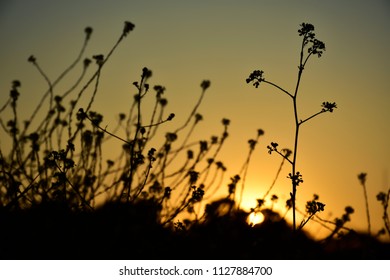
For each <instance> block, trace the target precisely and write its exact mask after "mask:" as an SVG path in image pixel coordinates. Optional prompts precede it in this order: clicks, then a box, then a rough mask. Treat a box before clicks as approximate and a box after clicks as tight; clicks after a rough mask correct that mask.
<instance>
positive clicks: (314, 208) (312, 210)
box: [298, 194, 325, 229]
mask: <svg viewBox="0 0 390 280" xmlns="http://www.w3.org/2000/svg"><path fill="white" fill-rule="evenodd" d="M318 199H319V196H318V195H317V194H314V195H313V199H312V200H310V201H307V202H306V214H307V215H308V217H305V218H304V219H303V220H302V222H301V224H300V225H299V227H298V229H302V228H303V227H304V226H305V225H306V224H307V222H308V221H309V220H310V219H311V218H313V217H314V215H315V214H317V213H319V212H322V211H324V208H325V204H323V203H322V202H319V201H318Z"/></svg>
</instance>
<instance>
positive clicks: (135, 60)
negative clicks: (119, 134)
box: [0, 0, 390, 235]
mask: <svg viewBox="0 0 390 280" xmlns="http://www.w3.org/2000/svg"><path fill="white" fill-rule="evenodd" d="M124 21H131V22H132V23H134V24H135V29H134V31H132V32H131V33H130V34H129V35H128V37H127V38H126V39H125V41H123V42H122V43H121V45H120V46H119V48H118V49H117V51H116V52H115V53H114V55H113V57H112V58H111V60H110V61H109V62H108V64H107V65H106V66H105V69H104V71H103V78H102V80H101V85H100V91H99V94H98V96H97V97H96V101H95V103H94V110H96V111H99V112H102V113H103V114H104V116H105V122H106V124H108V125H112V126H113V125H114V124H113V123H114V121H115V116H116V115H117V114H118V113H119V112H127V111H128V105H129V104H130V96H132V94H133V93H134V90H133V88H132V87H131V83H132V82H133V81H135V80H137V79H138V77H139V75H140V73H141V69H142V68H143V67H145V66H146V67H148V68H150V69H151V70H152V71H153V77H152V79H151V81H150V82H151V83H152V84H161V85H164V86H165V87H166V88H167V91H166V93H165V94H166V97H167V98H168V100H169V105H168V108H169V110H170V111H171V112H173V113H175V114H176V118H175V119H176V120H177V122H180V120H183V119H185V117H186V116H187V115H188V112H189V111H190V110H192V108H193V106H194V103H195V102H196V100H197V98H198V96H199V94H200V86H199V85H200V83H201V81H202V80H205V79H207V80H210V81H211V87H210V89H209V90H208V92H207V94H206V96H205V100H204V103H202V105H201V107H200V108H199V111H200V113H201V114H202V115H203V117H204V121H202V123H201V125H200V127H199V129H198V130H197V136H198V137H200V138H202V137H207V138H208V137H209V135H210V132H212V131H215V133H219V131H220V130H221V120H222V118H228V119H230V120H231V125H230V128H229V131H230V132H229V133H230V135H229V138H228V140H227V143H226V146H225V147H224V149H223V151H222V153H221V155H220V157H221V160H223V162H224V163H225V165H226V166H227V167H228V173H229V175H231V176H233V175H234V174H236V173H238V172H239V170H240V168H241V166H242V164H243V163H244V161H245V158H246V156H247V151H248V144H247V140H248V139H251V138H254V137H255V136H256V132H257V129H263V130H264V131H265V135H264V136H263V137H261V138H260V140H259V143H258V146H257V147H256V151H255V153H254V155H253V158H252V162H251V165H250V168H249V170H248V175H247V176H248V177H247V180H246V189H245V193H244V199H243V206H244V207H245V208H246V209H249V208H250V207H254V206H255V205H256V198H259V197H262V196H263V195H264V193H265V192H266V190H267V189H268V187H269V185H270V184H271V183H272V180H273V178H274V176H275V173H276V171H277V169H278V167H279V164H280V160H281V158H280V157H278V156H277V155H275V154H272V155H269V154H268V153H267V148H266V146H267V145H269V144H270V142H278V143H279V145H280V147H285V148H290V149H292V147H293V143H294V142H293V141H294V123H293V110H292V106H291V100H289V98H288V97H287V96H286V95H284V94H281V93H280V92H278V91H277V90H276V89H275V88H273V87H271V86H269V85H266V84H263V85H261V86H260V87H259V88H258V89H256V88H254V87H253V86H251V85H248V84H247V83H246V82H245V79H246V78H247V77H248V75H249V74H250V73H251V72H252V71H253V70H256V69H261V70H263V71H264V72H265V77H266V79H267V80H269V81H272V82H274V83H276V84H278V85H280V86H281V87H283V88H285V89H287V90H290V91H293V89H294V87H295V83H296V78H297V71H298V68H297V66H298V63H299V50H300V43H301V38H300V37H299V36H298V33H297V30H298V29H299V25H300V24H301V23H302V22H308V23H311V24H313V25H314V26H315V33H316V36H317V38H318V39H320V40H321V41H323V42H324V43H325V45H326V51H325V53H324V54H323V56H322V57H321V58H319V59H318V58H315V57H313V58H312V59H311V60H310V61H309V63H308V65H307V66H306V68H305V71H304V73H303V78H302V82H301V91H300V94H299V98H298V106H299V114H300V116H301V118H305V117H308V116H310V115H311V114H313V113H315V112H317V111H318V110H320V109H321V107H320V105H321V103H322V102H324V101H329V102H336V103H337V109H336V110H335V111H334V112H333V113H331V114H330V113H328V114H322V115H320V116H318V117H316V118H314V119H313V120H311V121H309V122H307V123H306V124H304V125H303V126H302V129H301V132H300V133H301V134H300V143H299V145H300V146H299V152H298V159H297V160H298V162H297V166H298V170H299V171H300V172H301V173H302V174H303V176H304V183H303V184H302V185H300V186H299V189H298V196H297V201H298V205H299V206H300V208H301V209H304V205H305V202H306V201H307V200H311V199H312V196H313V194H314V193H316V194H318V195H319V197H320V201H321V202H323V203H325V204H326V209H325V210H326V211H325V212H324V213H322V214H321V217H323V218H326V219H329V220H333V219H334V218H335V217H340V216H341V215H342V214H343V213H344V208H345V206H352V207H353V208H354V209H355V213H354V214H353V215H352V221H351V222H350V223H349V224H348V226H349V227H351V228H354V229H356V230H365V229H367V218H366V210H365V202H364V195H363V189H362V187H361V186H360V184H359V181H358V179H357V175H358V174H359V173H361V172H366V173H367V174H368V175H367V192H368V197H369V207H370V214H371V223H372V232H373V233H375V232H376V231H378V230H379V229H380V228H381V227H383V223H382V215H383V213H382V211H383V209H382V207H381V205H380V203H379V202H378V201H377V200H376V195H377V194H378V193H379V192H381V191H383V192H385V191H387V190H388V188H390V161H389V158H390V146H389V143H390V126H389V121H390V110H389V105H390V94H389V85H390V84H389V79H388V77H389V69H390V52H389V46H390V30H389V26H390V2H389V1H388V0H373V1H364V0H343V1H339V0H328V1H317V0H311V1H309V0H307V1H305V0H299V1H282V0H280V1H268V0H242V1H232V0H225V1H221V0H212V1H174V0H169V1H157V0H152V1H151V0H146V1H145V0H143V1H135V0H127V1H119V0H115V1H101V0H99V1H91V0H87V1H74V0H70V1H53V0H40V1H27V0H13V1H11V0H0V41H1V42H2V43H1V47H0V50H1V51H0V65H1V68H0V92H1V94H0V104H1V105H2V104H3V103H4V102H5V101H6V100H7V98H8V94H9V90H10V87H11V82H12V81H13V80H15V79H18V80H20V81H21V82H22V88H21V90H20V91H21V97H20V108H21V109H22V111H23V113H26V114H27V115H29V114H31V110H32V108H34V107H35V106H36V105H35V104H37V102H38V100H39V98H40V97H41V95H42V93H43V92H44V90H45V89H46V83H45V81H44V80H43V79H42V78H41V77H40V76H39V74H38V73H37V71H36V69H34V68H33V67H32V66H31V65H30V64H29V63H28V62H27V58H28V57H29V56H30V55H34V56H35V57H36V58H37V60H38V62H39V64H40V65H41V66H42V67H43V68H44V69H45V71H46V72H47V73H48V75H49V77H52V78H54V77H56V76H58V75H59V74H60V73H61V71H62V70H63V69H64V68H65V67H66V66H67V65H68V64H69V62H70V61H72V60H73V59H74V58H75V57H76V55H77V53H78V51H79V49H80V47H81V44H82V41H83V38H84V32H83V30H84V28H85V27H87V26H91V27H93V30H94V31H93V34H92V39H91V42H90V45H89V47H88V49H87V52H86V55H88V56H89V57H91V56H92V55H95V54H99V53H103V54H104V53H107V52H108V51H109V49H110V48H111V47H112V46H113V44H114V43H115V41H116V40H117V38H118V37H119V36H120V34H121V31H122V28H123V22H124ZM32 104H33V105H32ZM174 125H175V123H174V122H173V123H172V124H171V123H170V124H167V130H169V129H172V127H174ZM1 133H4V132H3V131H1ZM0 137H1V136H0ZM2 144H3V143H1V142H0V145H2ZM289 172H290V170H289V169H288V168H286V167H285V168H284V169H283V170H282V175H281V178H280V180H279V181H278V182H277V185H276V186H275V187H274V189H273V191H274V193H276V194H277V195H278V196H279V197H280V203H279V204H280V205H279V206H277V208H276V209H283V207H284V201H285V200H286V199H287V198H288V197H289V192H290V188H291V187H290V184H289V183H290V182H289V180H288V179H287V178H286V176H287V174H288V173H289ZM227 179H228V178H227ZM225 194H226V189H225V190H221V194H220V195H221V196H222V195H225ZM310 230H311V231H312V233H313V234H314V235H321V234H324V233H327V232H326V231H325V230H324V229H322V228H320V227H318V226H317V227H316V225H315V223H313V225H311V228H310Z"/></svg>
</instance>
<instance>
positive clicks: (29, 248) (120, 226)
mask: <svg viewBox="0 0 390 280" xmlns="http://www.w3.org/2000/svg"><path fill="white" fill-rule="evenodd" d="M156 213H157V212H156V211H151V208H150V205H147V204H145V205H143V204H142V203H139V204H138V205H132V206H129V205H123V204H111V205H105V206H104V207H101V208H100V209H97V210H95V211H93V212H74V211H71V210H70V209H68V208H67V207H64V206H61V205H59V204H55V205H54V204H49V205H45V206H42V205H41V206H37V207H34V208H32V209H29V210H17V211H16V210H13V211H7V210H4V209H1V210H0V223H1V230H0V238H1V242H0V258H1V259H92V260H94V259H104V260H106V259H201V260H202V259H275V260H278V259H281V260H282V259H299V260H306V259H390V244H389V243H383V242H380V241H379V240H377V239H376V238H374V237H371V236H367V235H363V234H358V233H354V232H349V233H348V234H346V235H344V236H343V237H341V238H337V239H331V240H328V241H326V242H319V241H315V240H312V239H310V238H309V237H308V236H306V235H305V234H304V233H299V234H296V236H293V235H292V233H291V230H290V227H289V226H288V225H287V224H286V223H285V221H284V220H277V221H273V220H272V219H267V220H266V221H265V222H264V223H262V224H261V225H258V226H255V227H250V226H249V225H248V224H247V223H246V222H245V217H243V215H244V214H243V213H242V214H235V215H222V216H218V215H216V216H213V217H212V216H209V217H207V219H205V220H204V221H203V222H201V223H200V222H199V223H196V224H193V225H192V226H191V227H187V228H180V227H179V228H178V227H171V228H170V227H167V226H162V225H161V224H160V223H158V222H156V221H157V220H158V218H157V214H156Z"/></svg>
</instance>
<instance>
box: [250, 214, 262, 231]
mask: <svg viewBox="0 0 390 280" xmlns="http://www.w3.org/2000/svg"><path fill="white" fill-rule="evenodd" d="M263 221H264V215H263V213H261V212H252V213H250V214H249V216H248V219H247V223H248V224H249V225H250V226H252V227H253V226H255V225H257V224H261V223H262V222H263Z"/></svg>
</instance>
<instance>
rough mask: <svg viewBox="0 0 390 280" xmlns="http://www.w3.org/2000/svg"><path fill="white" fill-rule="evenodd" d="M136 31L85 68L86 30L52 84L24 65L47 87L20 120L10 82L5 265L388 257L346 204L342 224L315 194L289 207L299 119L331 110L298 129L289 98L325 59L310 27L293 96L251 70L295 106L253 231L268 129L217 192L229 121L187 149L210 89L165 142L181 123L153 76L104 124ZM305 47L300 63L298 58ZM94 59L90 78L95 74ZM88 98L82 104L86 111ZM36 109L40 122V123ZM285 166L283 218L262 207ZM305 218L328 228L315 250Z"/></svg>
mask: <svg viewBox="0 0 390 280" xmlns="http://www.w3.org/2000/svg"><path fill="white" fill-rule="evenodd" d="M134 28H135V26H134V24H132V23H131V22H125V24H124V27H123V29H122V32H121V34H120V36H119V38H118V40H117V41H116V42H115V43H114V45H113V47H112V48H111V50H109V52H108V53H107V54H106V55H103V54H98V55H94V56H93V57H92V59H88V58H86V59H84V60H82V57H83V56H84V53H85V49H86V48H87V46H88V42H89V39H90V37H91V35H92V32H93V29H92V28H91V27H87V28H86V29H85V41H84V43H83V45H82V48H81V50H80V52H79V54H78V56H77V57H76V59H75V60H74V61H73V62H72V63H71V64H70V65H69V66H68V67H67V68H66V69H65V70H64V71H63V72H62V73H61V74H60V75H59V76H58V77H57V78H56V79H55V80H50V79H49V78H48V75H47V74H46V73H45V71H44V70H43V69H42V68H41V66H40V65H39V63H38V59H37V58H36V57H35V56H30V57H29V58H28V61H29V62H30V63H31V64H32V65H33V67H35V68H36V70H37V71H38V72H39V73H40V75H41V76H42V78H43V79H44V80H45V81H46V82H47V90H46V91H45V92H44V93H43V95H42V98H41V99H40V100H39V102H38V105H37V107H36V108H35V109H34V110H33V111H32V114H31V116H30V117H29V118H28V119H27V120H25V121H23V122H22V121H21V120H20V115H19V109H20V108H19V107H18V99H19V96H20V94H21V93H20V89H21V85H22V83H21V82H20V81H19V80H15V81H13V82H12V85H11V90H10V94H9V98H8V100H6V101H5V102H4V105H3V106H2V107H1V108H0V114H1V115H0V117H1V118H0V124H1V129H2V132H1V133H2V134H1V135H2V137H1V139H2V144H3V143H4V142H6V140H5V139H6V137H7V141H8V142H7V144H8V147H7V148H5V149H4V148H1V149H0V203H1V207H0V221H1V231H0V240H1V241H0V257H1V258H2V259H339V258H340V259H344V258H347V259H366V258H367V259H382V258H389V256H390V250H389V249H390V245H389V244H388V243H384V242H380V241H379V239H377V237H375V236H371V235H370V232H368V233H367V234H361V233H356V232H354V231H353V230H352V229H350V228H347V227H346V226H345V224H346V223H347V222H348V221H350V218H351V215H352V213H353V211H354V210H353V208H352V207H346V208H345V214H344V215H343V216H342V217H341V218H336V220H335V221H327V220H323V219H321V218H320V217H319V216H318V215H317V213H318V212H321V211H324V207H325V205H324V204H323V203H321V202H319V196H318V195H316V194H315V195H314V196H313V199H312V200H310V201H308V202H307V205H306V210H305V211H300V210H299V209H298V208H297V207H296V206H295V197H296V186H297V185H298V184H299V183H302V178H301V174H300V173H299V172H298V171H296V168H295V166H296V153H297V146H298V144H297V143H298V140H297V139H298V130H299V128H300V126H301V125H302V124H303V123H304V122H306V121H308V120H309V119H311V118H313V117H314V116H317V115H319V114H321V113H324V112H332V110H333V109H334V108H335V107H336V105H335V103H329V102H324V103H323V106H322V110H321V111H320V112H318V113H316V114H314V115H312V116H311V117H309V118H306V119H304V120H303V121H302V120H300V119H299V118H298V116H297V111H296V95H297V93H298V87H299V83H300V77H301V75H302V71H303V69H304V66H305V65H306V62H307V60H308V58H309V57H310V56H311V55H318V56H320V55H321V54H322V51H323V50H324V44H323V43H322V42H320V41H318V40H316V39H315V38H314V33H313V30H314V27H313V26H312V25H311V24H303V25H302V26H301V29H300V30H299V34H300V35H301V36H303V42H302V47H301V58H300V67H299V74H298V82H297V88H296V91H295V93H294V94H290V93H289V92H287V91H285V90H283V89H282V88H280V87H279V86H277V85H275V84H273V83H272V82H269V81H267V80H266V79H265V78H264V77H263V72H262V71H255V72H253V73H252V74H251V76H250V78H249V80H248V82H252V81H254V84H255V86H258V85H259V83H260V82H263V83H268V84H271V85H273V86H276V87H277V88H279V89H280V90H282V92H284V93H286V94H287V95H288V96H289V97H291V98H292V99H293V104H294V109H295V120H296V134H295V147H294V151H291V150H289V149H282V150H279V149H278V144H276V143H271V145H270V146H268V149H269V151H270V153H271V152H276V153H278V154H280V155H281V156H282V161H281V164H280V167H279V169H278V170H277V172H276V175H275V179H274V182H273V183H272V184H271V185H270V187H269V189H268V190H267V192H266V193H265V194H264V196H263V197H262V198H259V199H258V204H257V205H256V206H255V207H254V208H253V209H252V210H251V212H261V213H262V214H263V215H264V221H263V222H262V223H260V224H256V225H253V224H250V223H248V216H249V215H250V212H249V213H248V212H245V211H244V210H242V209H241V198H242V194H243V193H244V191H245V180H246V176H247V172H248V167H249V165H250V162H251V157H252V155H253V152H254V150H255V148H256V146H257V144H258V142H259V139H260V137H261V136H262V135H263V134H264V131H263V130H262V129H258V130H257V133H256V136H255V137H254V138H253V139H250V140H248V144H249V150H248V152H247V158H246V160H245V162H244V163H243V165H242V168H241V170H240V171H239V172H238V173H237V174H235V175H232V176H231V177H230V183H229V184H228V185H227V186H223V185H222V182H223V180H224V178H225V175H226V166H225V165H224V163H223V162H222V161H221V160H220V159H219V153H220V151H221V149H223V147H224V144H225V142H226V140H227V139H228V136H229V132H228V129H229V124H230V120H229V119H227V118H224V119H222V122H221V124H222V129H221V132H220V133H219V135H210V137H209V139H208V140H201V141H194V140H193V138H194V131H195V130H196V128H197V125H198V124H199V122H201V121H202V120H203V117H202V115H201V114H199V112H198V109H199V107H200V105H201V103H202V101H203V98H204V96H205V94H206V93H207V89H208V88H209V87H210V85H211V84H210V81H208V80H204V81H202V82H201V84H200V96H199V99H198V101H197V102H196V104H195V105H194V107H193V109H192V111H191V112H189V114H188V117H187V118H185V119H184V122H183V123H182V124H179V125H178V126H177V128H176V129H174V130H173V131H172V132H168V133H166V134H165V135H164V136H165V137H160V138H159V137H158V136H159V135H161V132H160V131H161V127H163V126H164V125H165V123H166V122H170V121H175V122H177V121H178V120H177V119H176V118H175V115H174V113H172V112H169V113H166V108H167V104H168V100H167V99H166V98H165V97H164V93H165V91H166V89H165V87H164V86H161V85H155V86H151V85H150V83H149V82H150V79H151V78H152V71H151V70H150V69H148V68H146V67H145V68H143V69H142V71H141V75H140V79H139V80H138V81H135V82H134V83H133V85H132V86H133V87H134V89H135V92H136V93H135V94H134V96H133V102H132V104H131V105H130V108H129V112H128V113H127V114H124V113H120V114H119V115H118V124H117V126H116V127H115V128H113V129H112V130H109V129H108V128H107V126H106V125H105V124H104V118H103V115H102V114H100V113H98V112H96V111H93V110H92V109H93V104H94V100H95V97H96V95H97V94H98V92H99V81H100V78H101V73H102V69H103V68H104V67H105V65H106V64H107V63H108V61H109V59H110V57H111V56H112V55H113V54H114V52H115V50H116V49H117V47H118V46H119V44H121V43H122V41H123V40H124V39H125V38H126V37H127V36H128V35H129V33H131V31H132V30H133V29H134ZM308 45H310V47H309V48H308V50H309V52H308V55H307V57H306V58H304V56H303V50H304V49H305V48H306V47H307V46H308ZM92 61H95V64H96V66H95V67H96V69H95V70H92V73H90V68H91V64H92ZM80 64H81V66H82V72H81V74H80V75H79V77H77V79H76V80H75V81H74V83H73V84H72V85H70V86H69V87H68V89H67V90H65V91H63V92H59V90H58V85H59V84H60V83H61V82H63V81H64V78H65V77H66V76H67V75H68V74H69V73H70V72H72V71H74V70H75V69H76V67H77V66H78V65H80ZM88 94H90V97H89V98H87V100H88V101H87V103H86V104H84V105H81V104H82V101H81V99H82V98H83V97H85V96H87V95H88ZM152 94H154V96H155V97H154V105H153V106H152V108H148V109H149V112H151V114H150V118H149V119H146V114H145V112H146V110H148V109H145V108H144V106H143V105H144V100H145V98H146V96H150V95H152ZM65 101H67V102H68V105H65ZM42 112H43V113H44V114H43V117H42V119H41V120H37V118H38V116H39V113H42ZM4 118H8V120H7V121H4ZM181 121H182V120H179V123H181ZM161 139H163V140H161ZM158 140H160V141H161V142H159V141H158ZM108 141H110V142H108ZM107 143H109V145H108V144H107ZM156 143H160V144H159V145H156ZM112 145H118V146H121V148H122V149H121V150H120V152H119V154H118V155H117V157H116V158H108V157H107V154H106V153H105V151H106V150H107V149H110V147H111V146H112ZM107 146H108V147H107ZM111 154H112V153H110V155H111ZM291 155H292V156H293V159H292V160H291V159H290V156H291ZM285 162H288V163H290V164H291V165H292V173H290V175H289V176H290V179H291V180H292V187H293V188H292V193H291V199H289V200H288V201H286V212H285V213H284V214H283V215H281V214H280V213H277V212H275V211H274V210H273V209H272V206H271V208H267V207H265V201H267V200H268V199H269V200H270V201H271V202H272V203H274V202H276V201H277V200H278V196H277V195H276V194H271V190H272V189H273V187H274V185H275V183H276V181H277V179H278V178H279V175H280V172H281V169H282V166H283V165H284V163H285ZM359 178H360V177H359ZM364 187H365V185H364ZM221 188H225V190H226V197H224V198H219V199H217V198H216V197H214V194H215V193H216V192H217V191H218V190H220V189H221ZM389 193H390V192H389ZM389 193H388V194H387V195H386V194H385V193H380V194H378V196H377V198H378V200H379V201H380V202H381V203H382V205H383V208H384V215H383V220H384V223H385V228H386V230H387V232H388V233H389V234H390V230H389V227H390V226H389V219H388V214H387V209H388V202H389ZM103 198H104V199H103ZM205 200H207V201H208V204H207V205H206V207H205V210H204V212H201V211H200V210H199V208H198V205H199V203H200V202H202V201H205ZM291 209H293V213H294V214H293V215H294V217H295V212H296V211H300V212H301V214H302V215H303V216H304V220H303V222H302V223H301V224H300V226H298V227H297V226H296V224H295V218H294V222H293V225H290V224H289V223H288V222H287V221H286V219H285V217H286V215H287V214H288V213H289V212H290V210H291ZM184 213H187V214H188V215H186V216H184V215H183V214H184ZM367 213H368V209H367ZM187 216H188V217H189V218H185V217H187ZM309 221H310V222H311V221H314V222H317V223H320V224H321V225H323V226H324V227H326V228H327V229H329V236H328V237H327V238H325V239H324V240H320V241H318V240H314V239H312V238H311V237H310V236H309V235H308V234H307V233H306V232H305V231H304V229H303V227H304V226H305V225H306V224H307V223H308V222H309ZM383 232H385V230H383Z"/></svg>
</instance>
